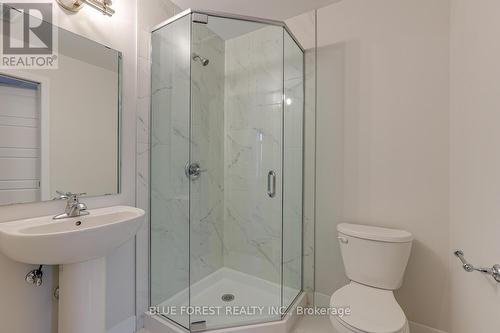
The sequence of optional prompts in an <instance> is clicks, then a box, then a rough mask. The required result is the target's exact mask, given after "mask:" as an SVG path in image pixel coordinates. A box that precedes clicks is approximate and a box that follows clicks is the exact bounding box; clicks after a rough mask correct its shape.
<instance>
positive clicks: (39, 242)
mask: <svg viewBox="0 0 500 333" xmlns="http://www.w3.org/2000/svg"><path fill="white" fill-rule="evenodd" d="M143 217H144V211H143V210H142V209H139V208H134V207H127V206H115V207H107V208H101V209H94V210H90V214H89V215H85V216H81V217H73V218H67V219H62V220H53V219H52V216H44V217H37V218H32V219H25V220H18V221H13V222H7V223H0V250H1V251H2V252H3V253H4V254H5V255H6V256H8V257H9V258H11V259H13V260H15V261H19V262H23V263H27V264H35V265H38V264H40V265H41V264H44V265H62V264H74V263H78V262H82V261H88V260H92V259H97V258H100V257H105V256H106V255H108V254H109V252H111V251H112V250H113V249H115V248H117V247H119V246H120V245H121V244H123V243H124V242H126V241H127V240H129V239H130V238H132V237H133V236H134V235H135V234H136V232H137V230H138V229H139V227H140V225H141V223H142V222H143V220H144V219H143Z"/></svg>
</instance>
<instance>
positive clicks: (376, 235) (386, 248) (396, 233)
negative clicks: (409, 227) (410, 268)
mask: <svg viewBox="0 0 500 333" xmlns="http://www.w3.org/2000/svg"><path fill="white" fill-rule="evenodd" d="M337 231H338V240H339V244H340V251H341V253H342V259H343V261H344V267H345V271H346V275H347V277H348V278H349V279H350V280H352V281H356V282H358V283H362V284H364V285H368V286H372V287H376V288H381V289H388V290H395V289H398V288H399V287H401V284H402V283H403V276H404V273H405V269H406V264H407V263H408V258H409V257H410V251H411V243H412V240H413V236H412V234H411V233H409V232H408V231H404V230H396V229H388V228H380V227H373V226H367V225H361V224H351V223H341V224H339V225H338V226H337Z"/></svg>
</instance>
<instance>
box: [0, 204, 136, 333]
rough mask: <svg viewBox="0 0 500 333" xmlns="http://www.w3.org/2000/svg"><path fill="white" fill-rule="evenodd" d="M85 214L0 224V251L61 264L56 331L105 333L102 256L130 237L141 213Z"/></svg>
mask: <svg viewBox="0 0 500 333" xmlns="http://www.w3.org/2000/svg"><path fill="white" fill-rule="evenodd" d="M89 212H90V214H89V215H85V216H80V217H73V218H67V219H62V220H53V219H52V216H44V217H37V218H32V219H24V220H18V221H13V222H7V223H0V251H2V252H3V253H4V254H5V255H6V256H8V257H10V258H11V259H13V260H15V261H19V262H23V263H27V264H35V265H39V264H43V265H60V266H59V322H58V332H59V333H106V283H107V279H106V256H107V255H108V254H109V253H110V252H111V251H112V250H113V249H115V248H117V247H119V246H120V245H121V244H123V243H125V242H126V241H127V240H129V239H131V238H132V237H134V235H135V234H136V233H137V231H138V230H139V227H140V226H141V223H142V222H143V220H144V211H143V210H142V209H138V208H134V207H127V206H115V207H108V208H101V209H94V210H90V211H89Z"/></svg>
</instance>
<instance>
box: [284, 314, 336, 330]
mask: <svg viewBox="0 0 500 333" xmlns="http://www.w3.org/2000/svg"><path fill="white" fill-rule="evenodd" d="M290 333H336V331H335V330H334V329H333V327H332V324H331V323H330V317H328V316H303V317H302V318H300V319H299V321H298V322H297V324H296V325H295V327H294V328H293V330H292V331H291V332H290Z"/></svg>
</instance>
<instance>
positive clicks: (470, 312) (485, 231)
mask: <svg viewBox="0 0 500 333" xmlns="http://www.w3.org/2000/svg"><path fill="white" fill-rule="evenodd" d="M499 13H500V2H498V1H496V0H481V1H477V0H451V114H450V118H451V123H450V124H451V127H450V132H451V133H450V138H451V159H450V160H451V163H450V164H451V176H450V181H451V186H450V195H451V201H450V212H451V225H450V235H451V244H450V245H451V248H450V250H449V251H448V258H450V260H451V329H450V332H453V333H470V332H496V331H498V327H499V326H500V317H499V316H498V314H499V313H500V284H497V283H495V282H493V280H492V279H491V278H490V277H487V276H482V275H481V274H479V273H474V274H473V273H465V272H464V271H463V270H462V268H461V265H460V264H459V262H458V261H457V259H456V258H454V257H453V256H452V254H451V251H452V250H453V249H457V248H460V249H462V250H464V252H465V254H466V258H467V259H468V260H470V261H471V262H472V263H473V264H476V265H484V266H491V265H493V264H494V263H500V223H499V219H500V205H499V202H498V198H499V197H500V153H499V150H498V147H499V144H498V142H499V140H500V112H499V110H500V93H499V83H500V65H499V61H498V59H500V44H499V43H498V36H499V34H500V20H499V19H498V14H499Z"/></svg>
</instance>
